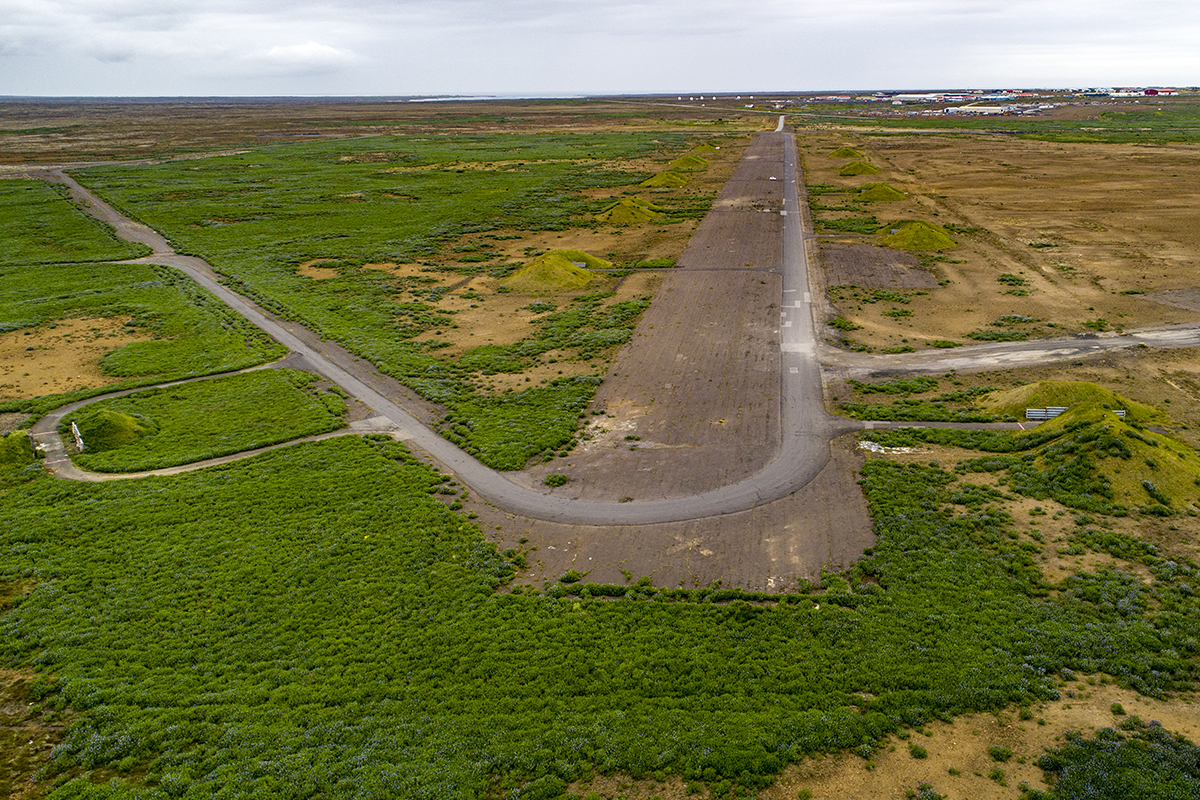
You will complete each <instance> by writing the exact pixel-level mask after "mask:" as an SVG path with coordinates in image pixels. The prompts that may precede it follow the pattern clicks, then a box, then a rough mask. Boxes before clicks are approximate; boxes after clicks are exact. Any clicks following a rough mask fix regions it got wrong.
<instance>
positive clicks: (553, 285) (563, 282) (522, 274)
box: [504, 250, 612, 293]
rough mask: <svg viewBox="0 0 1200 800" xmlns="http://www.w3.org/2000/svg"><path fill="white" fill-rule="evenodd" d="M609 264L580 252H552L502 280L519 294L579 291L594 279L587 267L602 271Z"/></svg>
mask: <svg viewBox="0 0 1200 800" xmlns="http://www.w3.org/2000/svg"><path fill="white" fill-rule="evenodd" d="M611 266H612V263H611V262H609V261H605V260H604V259H602V258H596V257H595V256H593V255H590V254H589V253H585V252H583V251H582V250H551V251H550V252H548V253H543V254H542V255H540V256H538V257H537V258H535V259H534V260H533V261H530V262H529V263H528V264H526V265H525V266H523V267H521V269H519V270H517V271H516V272H514V273H513V274H512V276H511V277H509V278H508V279H507V280H505V281H504V285H505V286H508V287H510V288H512V289H515V290H517V291H520V292H531V293H539V292H563V291H570V290H571V289H579V288H581V287H583V286H586V285H587V284H588V283H589V282H591V280H592V278H593V277H594V276H593V275H592V273H590V272H588V268H589V267H590V268H592V269H605V268H608V267H611Z"/></svg>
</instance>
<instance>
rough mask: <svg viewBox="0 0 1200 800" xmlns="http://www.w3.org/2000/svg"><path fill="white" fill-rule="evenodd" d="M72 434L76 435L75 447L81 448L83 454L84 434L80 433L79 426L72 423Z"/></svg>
mask: <svg viewBox="0 0 1200 800" xmlns="http://www.w3.org/2000/svg"><path fill="white" fill-rule="evenodd" d="M71 433H73V434H74V435H75V446H76V447H78V448H79V452H81V453H82V452H83V434H81V433H80V432H79V426H78V425H76V424H75V423H74V422H72V423H71Z"/></svg>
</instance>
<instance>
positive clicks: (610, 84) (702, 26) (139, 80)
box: [0, 0, 1200, 96]
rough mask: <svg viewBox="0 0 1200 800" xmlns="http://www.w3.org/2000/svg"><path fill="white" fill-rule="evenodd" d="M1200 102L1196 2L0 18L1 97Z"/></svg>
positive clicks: (597, 6) (670, 0) (886, 2)
mask: <svg viewBox="0 0 1200 800" xmlns="http://www.w3.org/2000/svg"><path fill="white" fill-rule="evenodd" d="M1195 84H1200V4H1197V3H1196V2H1195V0H1141V1H1140V2H1132V0H1089V1H1088V2H1082V0H825V1H823V2H821V1H818V0H655V1H654V2H650V1H648V0H311V1H309V2H304V1H303V0H300V1H298V2H297V1H289V0H205V1H204V2H200V0H56V1H51V0H0V94H4V95H104V96H126V95H149V96H158V95H438V94H466V95H476V94H483V95H492V94H499V95H525V96H559V95H575V94H606V93H656V92H671V93H676V92H750V91H760V92H766V91H805V90H819V89H892V88H912V89H915V88H952V87H953V88H958V87H964V88H987V87H1002V86H1038V87H1041V86H1112V85H1165V86H1171V85H1195Z"/></svg>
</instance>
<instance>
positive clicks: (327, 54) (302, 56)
mask: <svg viewBox="0 0 1200 800" xmlns="http://www.w3.org/2000/svg"><path fill="white" fill-rule="evenodd" d="M247 60H249V61H251V62H254V63H256V64H259V65H262V66H264V67H266V68H268V69H271V70H272V71H273V72H275V73H276V74H288V75H308V74H312V73H316V72H332V71H335V70H338V69H342V68H344V67H346V66H348V65H350V64H351V63H353V62H354V60H355V57H354V54H353V53H352V52H350V51H348V50H340V49H338V48H336V47H330V46H329V45H326V44H321V43H320V42H313V41H308V42H305V43H304V44H290V45H275V46H274V47H271V48H269V49H267V50H260V51H258V52H255V53H251V54H250V55H249V56H247Z"/></svg>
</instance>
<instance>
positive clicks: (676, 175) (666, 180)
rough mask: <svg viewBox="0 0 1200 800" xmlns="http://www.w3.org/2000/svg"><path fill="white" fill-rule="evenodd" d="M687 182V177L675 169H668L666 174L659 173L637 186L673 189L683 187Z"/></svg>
mask: <svg viewBox="0 0 1200 800" xmlns="http://www.w3.org/2000/svg"><path fill="white" fill-rule="evenodd" d="M687 182H688V176H687V175H684V174H683V173H682V172H680V171H679V170H677V169H669V170H667V171H666V172H660V173H658V174H657V175H654V176H653V177H650V178H647V179H646V180H644V181H642V182H641V183H639V184H638V186H645V187H647V188H650V189H674V188H676V187H679V186H683V185H685V184H686V183H687Z"/></svg>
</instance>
